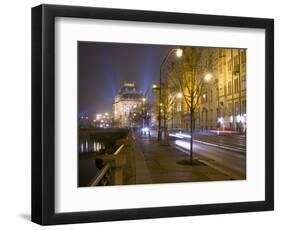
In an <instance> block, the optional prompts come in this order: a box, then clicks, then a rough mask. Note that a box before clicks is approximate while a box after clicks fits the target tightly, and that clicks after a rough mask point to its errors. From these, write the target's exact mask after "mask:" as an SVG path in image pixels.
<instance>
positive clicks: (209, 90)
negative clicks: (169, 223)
mask: <svg viewBox="0 0 281 230" xmlns="http://www.w3.org/2000/svg"><path fill="white" fill-rule="evenodd" d="M273 90H274V21H273V19H262V18H246V17H230V16H215V15H200V14H183V13H171V12H152V11H138V10H125V9H108V8H93V7H76V6H58V5H40V6H37V7H34V8H32V221H33V222H36V223H38V224H41V225H51V224H67V223H83V222H98V221H113V220H129V219H142V218H161V217H176V216H192V215H205V214H220V213H236V212H250V211H267V210H273V208H274V183H273V182H274V174H273V172H274V168H273V167H274V163H273V158H274V91H273Z"/></svg>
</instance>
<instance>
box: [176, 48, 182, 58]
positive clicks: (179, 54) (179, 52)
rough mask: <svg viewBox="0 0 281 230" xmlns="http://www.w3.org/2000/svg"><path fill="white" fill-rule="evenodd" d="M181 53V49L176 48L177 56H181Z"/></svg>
mask: <svg viewBox="0 0 281 230" xmlns="http://www.w3.org/2000/svg"><path fill="white" fill-rule="evenodd" d="M182 54H183V51H182V49H177V51H176V56H177V57H182Z"/></svg>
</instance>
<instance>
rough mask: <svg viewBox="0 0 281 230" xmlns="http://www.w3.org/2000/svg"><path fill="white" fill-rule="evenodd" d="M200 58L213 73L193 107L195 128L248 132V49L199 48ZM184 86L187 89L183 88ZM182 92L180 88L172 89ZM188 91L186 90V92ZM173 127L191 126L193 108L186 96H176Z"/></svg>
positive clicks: (171, 121) (170, 125) (206, 70)
mask: <svg viewBox="0 0 281 230" xmlns="http://www.w3.org/2000/svg"><path fill="white" fill-rule="evenodd" d="M200 49H203V51H202V54H201V58H200V60H199V61H200V62H201V63H202V65H201V66H203V65H205V66H206V68H205V71H203V72H201V73H200V74H201V75H202V76H203V74H204V75H205V74H207V73H208V74H210V77H209V79H208V81H206V82H204V84H202V89H200V95H199V94H198V96H199V97H200V98H198V99H199V101H198V105H197V106H196V108H195V111H194V129H195V130H218V129H219V130H231V131H238V132H240V133H245V132H246V127H247V111H246V49H235V48H233V49H231V48H200ZM184 90H185V89H184ZM171 94H173V95H180V94H179V93H178V92H171ZM184 94H185V92H184ZM174 98H175V100H174V103H173V105H172V106H173V108H172V109H171V111H172V117H171V119H170V121H169V125H168V126H169V128H170V129H189V128H190V108H189V107H188V105H187V103H186V101H185V100H184V97H183V96H182V95H180V96H177V97H176V96H174Z"/></svg>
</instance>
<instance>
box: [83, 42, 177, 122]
mask: <svg viewBox="0 0 281 230" xmlns="http://www.w3.org/2000/svg"><path fill="white" fill-rule="evenodd" d="M173 47H174V46H166V45H150V44H149V45H145V44H128V43H127V44H125V43H103V42H78V90H79V91H78V95H79V96H78V97H79V98H78V103H79V105H78V106H79V115H80V116H81V115H83V116H84V115H85V116H89V117H90V118H93V116H94V115H95V114H96V113H105V112H108V113H110V114H112V109H113V103H114V97H115V95H116V94H117V93H118V90H119V89H120V88H121V86H122V85H123V83H124V82H125V81H126V82H133V81H134V82H135V83H136V85H137V87H138V89H139V90H141V91H142V92H143V93H145V92H146V90H147V89H149V88H150V89H151V86H152V84H158V82H159V71H160V64H161V62H162V61H163V59H164V57H165V56H166V55H167V53H168V51H169V50H170V49H171V48H173Z"/></svg>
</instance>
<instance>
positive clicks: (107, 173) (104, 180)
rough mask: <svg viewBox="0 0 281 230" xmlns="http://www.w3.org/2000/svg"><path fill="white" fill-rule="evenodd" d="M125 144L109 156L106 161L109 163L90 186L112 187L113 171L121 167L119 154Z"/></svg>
mask: <svg viewBox="0 0 281 230" xmlns="http://www.w3.org/2000/svg"><path fill="white" fill-rule="evenodd" d="M123 147H124V144H122V145H121V146H120V147H119V148H118V149H117V150H116V151H115V152H114V153H113V154H112V155H108V156H107V157H106V158H105V159H104V161H105V162H107V163H106V164H105V165H104V167H103V168H102V169H101V171H100V172H99V173H98V175H97V176H96V177H95V178H94V179H93V180H92V181H91V182H90V183H89V186H98V185H102V186H104V185H110V184H112V180H113V176H114V175H113V170H114V168H116V167H118V166H119V164H120V163H119V159H118V158H119V157H118V155H119V153H120V152H121V151H122V149H123Z"/></svg>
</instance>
